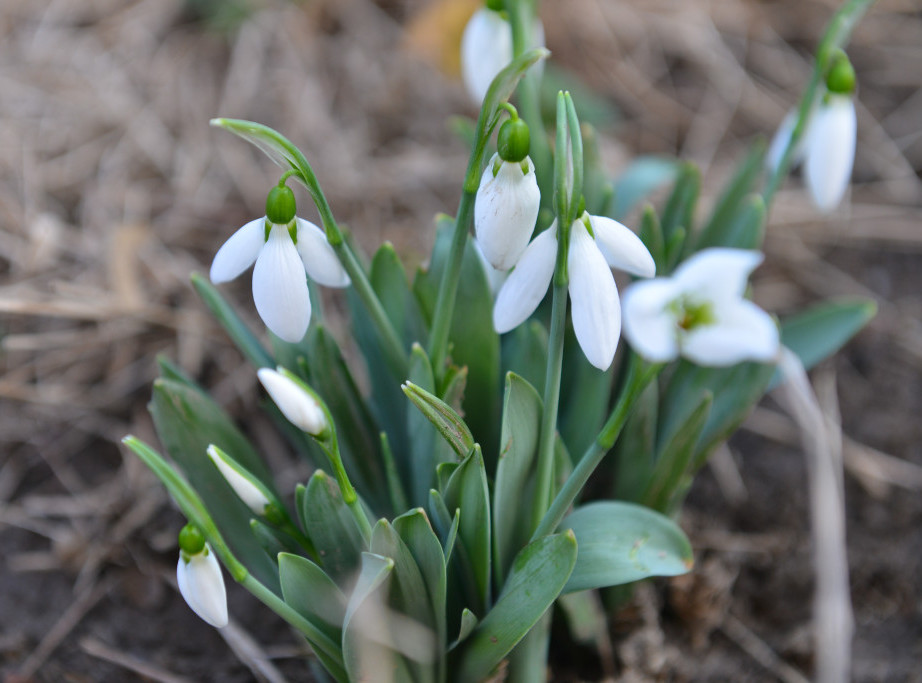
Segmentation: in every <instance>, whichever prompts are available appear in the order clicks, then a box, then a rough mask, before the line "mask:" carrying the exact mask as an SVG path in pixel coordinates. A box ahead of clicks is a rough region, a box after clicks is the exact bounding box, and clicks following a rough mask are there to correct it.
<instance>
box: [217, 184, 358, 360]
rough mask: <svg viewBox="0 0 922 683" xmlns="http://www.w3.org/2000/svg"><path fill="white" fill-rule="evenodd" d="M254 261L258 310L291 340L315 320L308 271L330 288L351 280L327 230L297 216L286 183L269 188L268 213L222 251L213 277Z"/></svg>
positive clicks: (228, 276)
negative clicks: (313, 318) (326, 234)
mask: <svg viewBox="0 0 922 683" xmlns="http://www.w3.org/2000/svg"><path fill="white" fill-rule="evenodd" d="M254 262H255V263H256V267H255V268H254V269H253V301H254V303H255V304H256V311H257V312H258V313H259V317H260V318H262V320H263V322H264V323H265V324H266V327H268V328H269V329H270V330H271V331H272V332H273V334H275V335H276V336H277V337H279V338H281V339H283V340H285V341H287V342H292V343H294V342H298V341H300V340H301V339H302V338H303V337H304V334H305V332H307V327H308V325H309V324H310V320H311V300H310V294H309V292H308V288H307V279H306V278H305V271H307V274H308V275H310V277H311V278H312V279H313V280H315V281H316V282H318V283H319V284H321V285H325V286H327V287H347V286H348V285H349V276H348V275H347V274H346V271H345V270H344V269H343V267H342V264H341V263H340V262H339V259H338V258H337V257H336V252H334V251H333V247H331V246H330V243H329V242H327V240H326V236H325V235H324V233H323V230H321V229H320V228H319V227H317V226H316V225H314V224H313V223H311V222H309V221H306V220H304V219H302V218H298V217H297V216H295V197H294V193H293V192H292V191H291V189H289V188H288V187H287V186H285V185H284V184H283V185H279V186H276V187H274V188H272V190H271V191H270V192H269V197H268V198H267V199H266V216H265V217H264V218H257V219H256V220H255V221H250V222H249V223H247V224H246V225H244V226H243V227H242V228H240V229H239V230H238V231H237V232H235V233H234V234H233V235H231V237H230V239H229V240H227V242H225V243H224V245H223V246H222V247H221V248H220V249H219V250H218V253H217V254H215V257H214V261H213V262H212V264H211V281H212V282H214V283H215V284H219V283H221V282H227V281H229V280H233V279H234V278H236V277H237V276H238V275H240V274H241V273H242V272H243V271H245V270H246V269H247V268H249V267H250V266H251V265H253V263H254Z"/></svg>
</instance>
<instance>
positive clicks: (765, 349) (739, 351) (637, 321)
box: [622, 247, 779, 366]
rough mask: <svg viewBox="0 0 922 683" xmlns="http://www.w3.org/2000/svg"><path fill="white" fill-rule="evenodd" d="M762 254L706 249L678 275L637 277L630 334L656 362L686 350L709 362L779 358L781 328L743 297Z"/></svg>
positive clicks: (629, 295) (627, 313)
mask: <svg viewBox="0 0 922 683" xmlns="http://www.w3.org/2000/svg"><path fill="white" fill-rule="evenodd" d="M761 262H762V254H760V253H759V252H757V251H747V250H743V249H729V248H723V247H718V248H713V249H704V250H702V251H700V252H698V253H697V254H695V255H694V256H692V257H691V258H690V259H688V260H687V261H685V262H684V263H682V264H681V265H680V266H679V268H678V269H677V270H676V271H675V273H674V274H673V275H672V277H660V278H656V279H655V280H650V281H648V282H635V283H634V284H632V285H631V286H630V287H629V288H628V289H627V290H626V291H625V293H624V300H623V301H622V305H623V306H624V334H625V336H626V337H627V339H628V341H629V342H630V344H631V346H632V347H633V348H634V350H635V351H636V352H637V353H638V354H640V355H641V356H643V357H644V358H646V359H647V360H649V361H651V362H657V363H662V362H666V361H669V360H673V359H675V358H676V357H678V356H679V355H682V356H684V357H686V358H688V359H689V360H691V361H692V362H694V363H697V364H699V365H705V366H727V365H734V364H735V363H739V362H741V361H744V360H753V361H759V362H770V361H773V360H774V359H775V358H776V356H777V354H778V349H779V337H778V328H777V326H776V325H775V322H774V320H772V318H771V316H769V315H768V314H767V313H766V312H765V311H763V310H762V309H761V308H759V307H758V306H756V305H755V304H754V303H752V302H751V301H748V300H747V299H744V298H743V294H744V293H745V291H746V282H747V280H748V279H749V274H750V273H751V272H752V271H753V270H754V269H755V267H756V266H758V265H759V264H760V263H761Z"/></svg>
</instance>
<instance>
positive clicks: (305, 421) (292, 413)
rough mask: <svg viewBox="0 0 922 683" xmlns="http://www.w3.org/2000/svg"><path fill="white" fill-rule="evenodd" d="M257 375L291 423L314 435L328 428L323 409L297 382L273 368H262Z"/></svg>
mask: <svg viewBox="0 0 922 683" xmlns="http://www.w3.org/2000/svg"><path fill="white" fill-rule="evenodd" d="M256 375H257V376H258V377H259V381H260V383H261V384H262V385H263V387H264V388H265V389H266V391H267V392H268V393H269V396H271V397H272V401H273V402H274V403H275V405H277V406H278V408H279V410H280V411H281V412H282V415H284V416H285V419H287V420H288V421H289V422H291V424H293V425H294V426H295V427H297V428H298V429H300V430H302V431H305V432H307V433H308V434H313V435H317V434H321V433H323V432H324V431H325V430H326V428H327V420H326V415H324V412H323V409H322V408H321V407H320V405H319V404H318V403H317V401H316V400H315V399H314V397H313V396H311V395H310V394H309V393H307V392H306V391H304V389H302V388H301V387H300V386H298V384H297V382H295V381H294V380H292V379H290V378H288V377H285V375H283V374H282V373H280V372H277V371H276V370H273V369H272V368H261V369H260V370H259V371H258V372H257V373H256Z"/></svg>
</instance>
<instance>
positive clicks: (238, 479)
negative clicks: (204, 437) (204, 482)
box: [207, 445, 269, 515]
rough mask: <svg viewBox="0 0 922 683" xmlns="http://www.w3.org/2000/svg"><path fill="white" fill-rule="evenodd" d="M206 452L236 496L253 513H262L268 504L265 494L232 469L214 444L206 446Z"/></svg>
mask: <svg viewBox="0 0 922 683" xmlns="http://www.w3.org/2000/svg"><path fill="white" fill-rule="evenodd" d="M207 453H208V457H209V458H211V461H212V462H213V463H214V464H215V466H216V467H217V468H218V470H219V471H220V472H221V475H222V476H223V477H224V480H225V481H226V482H227V483H228V484H229V485H230V487H231V488H232V489H234V493H236V494H237V497H238V498H240V500H242V501H243V502H244V504H245V505H246V506H247V507H248V508H250V510H251V511H252V512H253V513H254V514H257V515H262V514H263V513H264V512H265V510H266V506H267V505H268V504H269V499H268V498H266V494H264V493H263V492H262V491H260V490H259V488H257V487H256V486H255V485H254V484H253V482H251V481H250V480H249V479H247V478H246V477H245V476H244V475H242V474H241V473H240V472H238V471H237V470H236V469H234V467H233V466H232V465H231V464H230V463H228V462H227V461H225V460H224V458H223V457H222V455H221V453H220V452H219V451H218V450H217V449H216V448H215V447H214V445H211V446H209V447H208V450H207Z"/></svg>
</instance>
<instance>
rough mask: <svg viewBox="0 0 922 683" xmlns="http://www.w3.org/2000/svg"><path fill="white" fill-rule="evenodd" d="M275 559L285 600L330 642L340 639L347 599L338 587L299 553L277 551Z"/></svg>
mask: <svg viewBox="0 0 922 683" xmlns="http://www.w3.org/2000/svg"><path fill="white" fill-rule="evenodd" d="M278 562H279V578H280V580H281V583H282V597H283V598H284V599H285V602H286V603H288V605H289V606H290V607H292V608H293V609H294V610H295V611H296V612H298V614H300V615H301V616H302V617H304V618H305V619H307V620H308V621H309V622H311V623H312V624H313V625H314V626H316V627H317V628H318V629H319V630H321V631H323V632H324V633H325V634H326V635H327V636H329V638H330V639H331V640H332V641H333V642H335V643H339V642H341V640H342V628H343V620H344V619H345V617H346V602H347V601H346V596H345V595H343V592H342V591H341V590H340V589H339V586H337V585H336V583H334V582H333V579H331V578H330V577H329V576H327V575H326V574H325V573H324V571H323V570H322V569H321V568H320V567H318V566H317V565H316V564H314V563H313V562H311V561H310V560H308V559H307V558H305V557H301V556H300V555H293V554H290V553H281V554H280V555H279V557H278ZM340 664H342V662H340Z"/></svg>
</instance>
